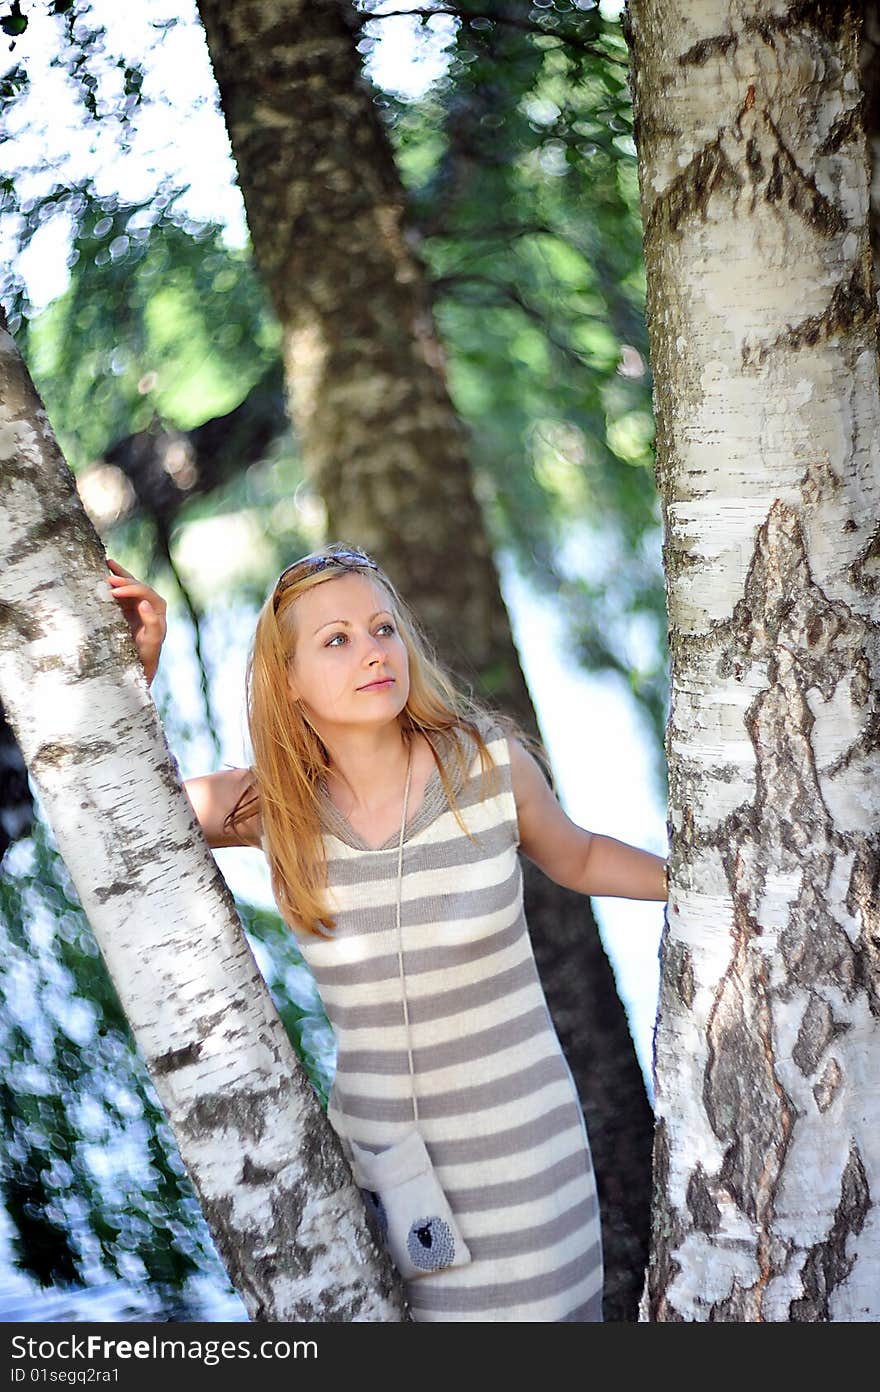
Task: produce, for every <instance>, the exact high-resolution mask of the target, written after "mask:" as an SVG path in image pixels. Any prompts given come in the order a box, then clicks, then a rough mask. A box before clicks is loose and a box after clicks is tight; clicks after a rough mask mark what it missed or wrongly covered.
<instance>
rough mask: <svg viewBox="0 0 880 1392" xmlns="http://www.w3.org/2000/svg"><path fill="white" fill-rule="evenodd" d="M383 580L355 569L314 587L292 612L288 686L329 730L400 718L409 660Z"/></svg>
mask: <svg viewBox="0 0 880 1392" xmlns="http://www.w3.org/2000/svg"><path fill="white" fill-rule="evenodd" d="M390 603H391V599H390V596H389V595H388V594H387V593H386V592H385V590H384V589H383V588H382V586H381V585H380V584H379V583H378V581H376V580H373V579H371V578H369V577H368V576H366V575H361V574H359V573H358V572H352V573H350V574H348V575H341V576H340V577H339V578H338V579H333V580H325V581H323V582H322V583H321V584H320V585H315V586H314V587H313V588H312V589H311V590H307V591H306V593H305V594H303V595H300V597H299V599H296V600H294V602H293V604H292V605H291V607H290V610H289V611H288V613H289V615H290V618H291V619H292V622H293V627H294V633H295V638H294V648H293V656H292V658H291V661H290V664H289V666H288V685H289V688H290V693H291V696H292V697H293V699H294V700H299V701H300V702H301V703H302V706H303V709H304V711H305V714H306V715H307V716H308V718H309V720H310V721H311V722H312V724H313V725H314V726H315V727H316V729H317V730H318V731H319V733H320V732H322V731H323V730H324V729H326V728H327V727H328V726H333V725H337V726H338V725H348V726H364V725H381V724H383V723H387V722H388V721H389V720H395V719H396V718H397V716H398V715H399V714H400V712H401V711H402V710H403V708H404V706H405V705H406V702H407V698H408V696H409V657H408V654H407V650H406V646H405V644H404V642H403V639H402V638H401V637H400V635H399V633H398V631H397V621H396V619H395V618H394V615H393V613H392V611H391V610H390V609H389V607H388V606H389V604H390Z"/></svg>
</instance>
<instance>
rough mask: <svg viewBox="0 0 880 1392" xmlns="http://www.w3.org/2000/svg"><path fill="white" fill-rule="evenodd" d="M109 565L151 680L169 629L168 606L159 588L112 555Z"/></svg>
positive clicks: (116, 594)
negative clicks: (132, 572) (167, 619)
mask: <svg viewBox="0 0 880 1392" xmlns="http://www.w3.org/2000/svg"><path fill="white" fill-rule="evenodd" d="M107 566H108V572H107V579H108V582H109V584H110V592H111V594H112V595H113V598H114V599H115V600H116V602H117V604H118V605H119V607H120V609H121V610H122V613H123V616H124V618H125V621H126V623H127V624H128V628H129V632H130V633H131V636H132V638H133V640H134V645H135V647H136V648H137V653H138V657H139V658H140V660H141V664H142V666H143V668H144V671H145V673H146V676H147V681H148V682H151V681H152V679H153V677H154V675H155V672H156V668H157V667H158V664H159V654H160V653H161V651H162V644H163V642H164V640H165V634H166V633H167V631H168V628H167V624H166V620H165V614H166V611H167V608H168V606H167V604H166V603H165V600H164V599H163V598H162V596H161V595H160V594H159V592H158V591H157V590H154V589H153V588H152V586H150V585H147V584H145V583H144V581H143V580H138V579H137V577H136V576H134V575H132V574H131V572H130V571H128V570H126V569H125V567H124V566H121V565H120V564H119V562H118V561H114V560H113V559H112V557H110V556H108V557H107Z"/></svg>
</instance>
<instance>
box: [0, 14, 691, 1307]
mask: <svg viewBox="0 0 880 1392" xmlns="http://www.w3.org/2000/svg"><path fill="white" fill-rule="evenodd" d="M453 8H454V11H455V12H450V13H448V12H446V11H447V9H448V10H450V11H452V10H453ZM392 9H393V11H394V13H393V14H391V13H390V12H391V11H392ZM433 9H434V12H433V13H431V12H429V11H428V10H427V9H426V8H425V7H424V6H421V7H420V6H415V5H408V4H406V3H405V0H394V4H393V5H392V4H391V3H390V0H389V3H385V4H378V3H372V2H371V3H368V4H362V5H360V6H358V7H357V12H356V14H357V18H356V22H357V25H358V34H359V37H358V48H359V51H360V53H361V55H362V57H363V61H364V64H365V71H366V74H367V76H368V78H369V81H370V83H371V84H372V92H373V97H372V99H373V103H374V106H375V109H376V111H377V113H378V117H379V120H380V121H381V124H382V127H383V129H384V131H385V132H386V133H387V136H388V139H389V140H390V143H391V147H392V149H393V152H394V158H395V162H396V165H397V168H398V170H399V171H400V175H401V176H402V178H403V181H404V183H405V186H406V191H407V197H408V203H409V209H410V220H411V226H412V228H413V229H415V235H416V238H417V249H418V255H419V257H420V258H421V260H422V262H423V263H424V265H425V267H426V270H427V273H428V276H429V278H430V281H431V284H432V287H433V290H432V298H433V306H434V313H435V315H436V318H437V322H438V324H439V328H440V332H441V335H442V341H443V344H444V347H445V352H446V376H447V381H448V385H449V389H450V392H451V395H452V398H453V402H454V405H455V408H456V410H457V412H458V415H459V416H460V418H461V419H462V421H463V422H464V423H465V426H466V429H467V435H468V449H469V456H470V459H471V462H472V466H473V472H474V481H475V489H476V492H477V496H478V498H479V501H480V504H481V506H482V511H483V514H484V517H485V521H486V526H487V528H488V531H489V536H490V539H491V547H492V552H493V555H494V558H495V562H496V564H497V566H498V570H499V573H500V577H501V585H502V591H503V597H504V601H505V604H506V607H507V611H508V613H509V616H510V622H511V627H512V631H513V636H514V639H515V642H516V646H517V649H518V652H519V656H520V661H521V663H522V667H523V670H524V673H525V677H526V680H527V683H528V687H529V691H530V694H531V698H532V701H533V703H534V707H535V710H536V712H537V716H538V720H539V723H540V728H541V732H542V735H543V738H544V741H545V744H546V747H547V750H548V752H549V754H550V757H551V760H552V764H553V768H554V773H555V777H556V780H557V788H558V792H559V795H560V798H561V800H562V801H563V803H564V805H565V807H566V809H567V811H568V812H569V814H570V816H572V818H573V819H574V820H575V821H577V822H579V823H580V824H581V825H583V826H587V827H589V828H591V829H594V830H599V831H603V832H606V833H608V834H610V835H613V836H618V837H620V838H621V839H623V840H626V841H629V842H632V843H634V844H637V845H642V846H644V847H646V848H648V849H650V850H653V851H656V852H658V853H661V854H662V853H664V852H665V849H666V827H665V804H666V787H665V775H664V761H663V729H664V722H665V717H666V688H667V651H666V619H665V608H664V595H663V575H662V563H661V541H662V537H661V529H660V511H659V504H658V499H657V495H656V490H655V486H654V479H653V456H652V442H653V424H652V416H651V383H650V376H649V371H648V364H647V343H646V334H645V327H644V269H643V264H642V259H641V228H640V223H639V214H638V182H637V172H636V161H635V147H634V144H633V138H632V113H631V109H630V101H629V91H628V87H627V67H628V55H627V49H626V44H625V41H624V38H623V34H622V31H621V24H620V10H621V4H620V3H618V2H617V0H601V3H598V4H597V3H595V0H542V2H540V3H539V0H536V2H535V3H534V4H531V5H523V4H519V3H511V4H508V5H497V6H496V5H492V4H483V5H479V4H473V5H470V6H466V5H461V6H456V7H452V6H449V7H446V6H439V5H438V6H435V7H433ZM407 10H409V11H411V13H409V14H407V13H399V12H400V11H407ZM383 15H388V17H385V18H383V17H382V16H383ZM0 23H2V31H3V35H4V38H3V42H2V48H0V52H2V69H0V121H2V130H3V133H4V139H3V143H2V146H0V248H2V254H0V275H2V300H3V304H4V307H5V309H6V313H7V315H8V317H9V321H10V327H11V329H12V331H13V333H14V334H15V337H16V340H17V342H18V343H19V345H20V347H21V348H22V351H23V352H24V354H25V357H26V359H27V362H28V366H29V368H30V370H31V373H32V375H33V377H34V380H35V382H36V385H37V388H38V390H39V391H40V393H41V395H42V397H43V400H44V402H45V405H46V408H47V411H48V414H49V418H50V420H51V422H52V424H53V426H54V428H55V431H56V433H57V435H58V438H59V440H60V443H61V445H62V448H63V449H64V451H65V455H66V458H67V460H68V463H69V464H70V467H71V468H72V469H73V470H74V472H75V474H76V477H77V483H78V487H79V490H80V493H81V496H82V499H83V502H84V504H85V506H86V509H87V511H88V512H89V514H90V516H91V518H92V520H93V522H94V523H95V526H96V527H97V529H98V531H99V532H100V534H101V536H102V539H103V541H104V544H105V546H106V548H107V551H108V553H109V554H110V555H112V556H114V557H115V558H116V559H117V560H119V561H121V562H122V564H123V565H124V566H126V567H127V568H128V569H129V570H132V571H134V572H135V573H136V574H138V575H141V576H143V577H145V578H148V579H149V581H150V583H152V584H154V585H155V586H156V587H157V588H158V589H159V590H160V592H161V593H162V594H163V595H164V596H165V597H166V599H167V600H168V603H169V628H170V632H169V639H168V643H167V647H166V651H165V655H164V657H163V662H162V666H161V668H160V672H159V675H158V677H157V679H156V682H155V684H154V687H153V691H154V694H155V697H156V700H157V704H158V705H159V708H160V711H161V713H162V716H163V720H164V724H165V729H166V732H167V737H168V741H169V745H170V747H171V750H172V752H173V754H174V756H175V758H176V759H177V762H178V764H179V767H180V771H181V775H182V776H183V777H188V776H191V775H193V774H197V773H203V772H206V771H208V770H210V769H212V768H218V767H221V766H223V765H240V764H244V763H246V762H247V760H248V750H247V744H246V732H245V721H244V706H243V696H244V669H245V662H246V657H247V648H248V643H249V640H250V637H251V633H252V629H253V622H254V616H255V613H256V609H257V607H258V606H259V604H260V602H261V601H262V598H263V596H264V595H265V593H266V591H267V589H268V587H269V585H270V584H271V582H272V580H273V578H274V576H275V575H276V574H277V572H278V570H279V569H280V568H281V567H282V566H283V565H284V564H286V563H287V562H288V561H290V560H291V559H293V558H295V557H296V556H298V555H300V554H302V553H303V552H305V551H307V550H309V549H311V548H312V547H314V546H316V545H318V544H321V543H322V542H323V541H324V540H325V539H327V538H326V528H327V510H326V506H325V502H324V499H323V498H322V497H321V496H320V495H319V494H318V492H317V491H316V489H315V487H314V484H313V483H311V482H310V480H309V478H308V477H307V475H306V471H305V470H304V468H303V463H302V459H301V458H300V454H299V452H298V449H297V445H296V442H295V440H294V439H293V437H292V434H291V431H290V429H289V427H288V425H287V421H286V416H285V406H284V388H283V373H282V364H281V333H280V330H279V326H278V323H277V322H276V319H275V317H274V316H273V312H272V309H271V307H270V304H269V300H268V297H267V294H266V291H265V289H264V287H263V285H262V283H261V281H260V279H259V278H258V276H257V274H256V271H255V269H254V264H253V261H252V256H251V249H250V243H249V238H248V231H247V225H246V222H245V217H244V210H243V204H242V198H241V194H240V192H239V190H238V186H237V183H236V172H235V166H234V164H233V162H232V157H231V152H230V148H229V142H228V138H227V135H226V129H225V126H224V122H223V118H222V115H221V113H220V110H219V107H218V101H217V95H216V88H215V84H214V79H213V75H212V71H211V65H210V62H209V58H208V52H207V48H206V44H205V38H204V33H203V30H202V27H201V24H200V21H199V17H198V13H197V11H196V8H195V4H194V3H192V4H191V3H189V2H188V0H139V3H138V4H137V5H136V6H124V7H123V6H120V5H118V4H114V3H112V0H92V3H88V0H76V3H72V4H71V3H64V2H63V0H61V3H55V4H47V3H40V4H37V3H33V4H30V5H29V4H27V3H26V2H25V0H22V3H19V4H11V5H9V4H0ZM340 235H344V229H343V230H341V231H340ZM341 539H344V540H348V541H353V542H357V541H358V540H359V538H358V537H356V536H348V535H346V536H344V537H342V538H341ZM0 739H2V758H0V850H2V852H3V858H2V865H0V937H2V951H0V1001H2V1003H0V1059H2V1066H0V1107H2V1138H0V1201H2V1203H0V1319H3V1320H29V1319H30V1320H126V1319H128V1320H137V1319H142V1320H170V1319H174V1320H221V1319H223V1320H225V1319H244V1318H246V1316H245V1311H244V1307H243V1306H242V1304H241V1302H240V1301H239V1300H238V1297H237V1296H236V1295H235V1293H234V1292H233V1291H232V1290H231V1288H230V1286H229V1283H228V1280H227V1278H226V1275H225V1272H224V1271H223V1268H222V1266H221V1265H220V1263H219V1259H218V1257H217V1254H216V1252H215V1249H214V1247H213V1244H212V1242H211V1239H210V1235H209V1234H208V1232H207V1229H206V1227H205V1224H204V1221H203V1219H202V1216H201V1212H200V1209H199V1206H198V1204H197V1202H196V1201H195V1198H194V1196H193V1194H192V1191H191V1188H190V1186H189V1183H188V1181H187V1179H186V1176H185V1173H184V1171H183V1169H182V1166H181V1164H180V1161H179V1158H178V1156H177V1151H176V1147H175V1144H174V1141H173V1137H172V1136H171V1134H170V1132H169V1130H168V1127H167V1125H166V1124H165V1122H164V1120H163V1116H162V1111H161V1108H160V1107H159V1105H158V1102H157V1099H156V1097H155V1094H154V1092H153V1090H152V1087H151V1084H150V1080H149V1077H148V1075H147V1073H146V1070H145V1068H144V1066H143V1064H142V1062H141V1060H140V1058H139V1055H138V1053H137V1050H136V1049H135V1047H134V1045H133V1043H132V1040H131V1037H130V1034H129V1031H128V1027H127V1023H126V1020H125V1017H124V1014H123V1012H122V1011H121V1009H120V1006H119V1003H118V1001H117V999H116V995H115V992H114V990H113V987H112V985H111V983H110V981H109V979H108V977H107V974H106V972H105V970H104V967H103V964H102V961H101V959H100V956H99V954H98V951H97V948H96V946H95V943H94V940H93V938H92V935H91V932H90V929H89V927H88V924H87V923H86V921H85V919H84V917H83V915H82V912H81V910H80V908H79V905H78V902H77V898H76V894H75V892H74V890H73V888H72V886H71V884H70V882H69V879H68V877H67V875H66V872H65V868H64V865H63V863H62V862H61V860H60V858H59V856H58V854H57V850H56V849H55V846H54V843H53V840H52V836H51V832H50V831H49V829H48V828H47V826H46V824H45V821H44V819H43V818H42V816H41V813H40V808H39V806H38V805H36V804H35V802H34V799H33V794H32V791H31V789H30V788H29V785H28V782H27V778H26V776H25V774H24V772H23V769H22V767H21V761H20V756H19V755H18V752H17V749H16V746H15V742H14V739H13V737H12V735H11V732H10V731H9V729H8V727H7V726H5V725H4V726H3V728H2V732H0ZM217 860H218V864H219V866H220V869H221V871H222V873H223V874H224V876H225V877H226V879H227V881H228V883H229V884H230V887H231V888H232V890H233V892H234V894H235V896H236V900H237V904H238V907H239V912H240V914H241V917H242V921H243V923H244V925H245V929H246V931H247V933H248V937H249V940H250V942H251V945H252V947H253V949H254V952H255V955H256V956H257V960H258V962H259V965H260V967H261V970H262V971H263V973H264V975H265V977H266V980H267V982H268V984H269V986H270V989H271V991H272V994H273V996H274V999H275V1001H276V1004H277V1006H278V1009H279V1011H280V1013H281V1015H282V1019H283V1020H284V1023H285V1026H286V1027H287V1029H288V1031H289V1032H290V1034H291V1037H292V1039H293V1040H294V1042H295V1043H296V1045H297V1048H298V1050H299V1052H300V1055H301V1057H302V1058H303V1060H304V1062H305V1064H306V1067H307V1068H308V1069H309V1072H310V1076H311V1077H312V1080H313V1082H314V1084H315V1086H316V1088H317V1089H318V1091H319V1094H324V1095H326V1089H327V1087H328V1085H329V1080H330V1078H331V1076H332V1070H333V1046H332V1040H331V1038H330V1035H329V1031H328V1027H327V1024H326V1020H325V1019H324V1016H323V1012H322V1010H321V1007H320V1002H319V1000H318V998H317V996H316V994H315V991H314V988H313V986H312V983H311V978H310V977H309V975H308V973H307V971H306V970H305V968H304V967H303V966H302V963H301V961H300V959H299V957H298V954H297V952H296V950H295V947H294V946H293V944H292V942H291V939H290V935H289V933H288V932H287V931H286V930H285V929H284V928H283V926H282V925H281V923H280V921H279V920H278V918H277V915H276V914H275V913H274V910H273V908H272V901H271V896H270V893H269V887H268V878H267V875H266V873H265V864H264V861H263V858H262V856H261V855H260V854H259V853H256V852H253V851H246V850H241V851H232V850H229V851H221V852H218V853H217ZM594 909H595V912H596V917H597V919H598V921H599V925H600V930H601V934H602V939H603V941H604V944H605V947H606V950H607V952H608V955H609V957H610V959H611V962H612V965H613V968H614V974H615V977H616V980H617V988H618V993H619V995H620V997H621V999H622V1000H623V1003H624V1005H625V1007H626V1011H627V1016H628V1020H629V1026H630V1030H631V1033H632V1036H633V1041H634V1043H635V1047H636V1052H637V1054H638V1058H639V1062H640V1064H641V1067H642V1069H643V1071H644V1074H645V1078H646V1083H647V1086H648V1088H649V1092H650V1050H651V1032H652V1029H653V1022H654V1012H655V1006H656V996H657V949H658V942H659V937H660V931H661V928H662V907H661V906H660V905H657V904H637V903H632V902H627V901H618V900H600V901H597V902H596V903H595V904H594Z"/></svg>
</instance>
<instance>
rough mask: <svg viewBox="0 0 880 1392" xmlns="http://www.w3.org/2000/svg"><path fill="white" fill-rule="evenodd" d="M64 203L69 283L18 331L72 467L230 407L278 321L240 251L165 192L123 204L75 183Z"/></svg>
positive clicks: (253, 373) (263, 355)
mask: <svg viewBox="0 0 880 1392" xmlns="http://www.w3.org/2000/svg"><path fill="white" fill-rule="evenodd" d="M59 197H60V195H59ZM41 206H42V208H43V209H44V208H45V203H44V204H43V205H41ZM64 207H65V211H66V213H67V215H68V216H69V217H71V218H72V219H74V220H75V224H76V232H75V235H74V238H73V244H72V250H71V269H72V274H71V280H70V287H69V289H68V290H67V291H66V293H65V294H64V295H62V296H61V297H60V299H58V300H56V301H55V302H54V303H53V304H52V305H50V306H49V308H48V309H47V310H46V311H45V312H44V313H43V314H41V315H40V316H39V317H38V318H36V319H35V320H33V321H25V322H24V324H23V326H22V328H23V330H24V332H23V333H22V334H21V335H20V336H21V339H22V343H23V350H24V351H26V353H27V359H28V366H29V368H30V371H31V374H32V376H33V378H34V381H35V383H36V386H37V388H38V390H39V392H40V394H41V396H42V397H43V400H44V402H45V404H46V408H47V410H48V412H49V416H50V419H51V420H53V421H55V422H57V433H58V438H59V441H60V443H61V445H62V448H63V449H64V452H65V455H66V458H67V460H68V462H69V463H70V465H71V467H72V468H73V469H74V471H76V470H78V469H80V468H82V467H83V466H84V465H86V464H88V463H90V462H91V461H93V460H94V459H96V458H98V457H100V456H101V454H102V453H103V451H104V450H106V449H107V447H108V446H110V445H111V444H113V443H115V442H116V441H117V440H119V439H121V438H123V437H125V436H127V435H129V434H133V433H135V432H136V431H138V430H146V429H148V428H150V427H151V426H152V425H153V424H154V423H157V422H161V424H162V425H163V426H164V427H165V428H168V427H177V428H179V429H183V430H187V429H190V428H191V427H192V426H194V425H196V424H199V423H200V422H201V421H203V420H205V419H207V418H209V417H211V416H217V415H223V414H225V413H226V412H227V411H230V410H231V409H232V408H233V407H234V406H237V405H238V403H239V401H241V399H242V396H243V395H245V394H246V393H247V391H248V389H249V388H250V387H251V386H252V385H253V384H254V383H255V382H256V381H257V380H258V378H259V377H260V376H261V375H262V373H263V372H264V371H265V369H266V367H267V365H268V364H269V363H270V362H271V361H272V360H273V359H274V358H275V357H276V356H277V353H278V330H277V326H276V324H275V321H274V320H273V319H272V317H271V315H270V313H269V311H268V308H267V304H266V300H265V296H264V295H263V293H262V290H261V287H260V286H259V284H258V282H257V280H256V277H255V275H254V271H253V266H252V262H251V258H250V256H249V255H248V254H246V253H245V252H244V251H235V250H232V249H230V248H229V247H228V246H227V245H226V244H225V242H224V240H223V237H222V234H221V231H220V229H219V228H216V227H212V226H203V225H198V224H196V223H193V222H192V221H191V220H187V219H183V218H180V217H177V218H176V217H175V215H174V199H173V198H170V197H167V196H162V195H160V196H159V197H157V198H155V199H153V200H152V201H151V202H150V203H148V204H145V205H141V206H138V207H131V206H127V205H118V204H117V203H116V201H115V200H113V199H100V200H99V199H96V198H95V197H94V196H93V195H91V194H90V193H89V191H88V190H87V189H84V188H82V189H78V190H69V191H67V192H66V195H65V196H64Z"/></svg>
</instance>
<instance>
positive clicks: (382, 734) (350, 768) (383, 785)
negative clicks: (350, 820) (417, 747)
mask: <svg viewBox="0 0 880 1392" xmlns="http://www.w3.org/2000/svg"><path fill="white" fill-rule="evenodd" d="M321 738H322V740H323V742H324V747H325V748H326V750H327V753H328V754H329V756H330V765H329V767H328V769H327V784H328V787H329V788H331V790H333V791H335V792H336V793H337V794H340V793H341V795H342V798H343V799H344V801H345V806H344V807H341V808H340V810H341V811H343V812H344V814H345V816H346V817H348V816H350V815H351V814H352V813H354V814H355V815H362V816H363V815H369V814H370V813H371V812H374V811H375V812H378V811H380V810H381V809H382V808H383V807H387V805H388V803H389V802H392V801H395V800H396V799H398V798H400V797H402V796H403V784H404V780H405V778H406V769H407V763H408V760H409V748H410V747H409V743H408V741H407V740H406V739H405V738H404V734H403V731H402V729H401V727H400V725H399V724H398V722H397V721H394V722H393V723H392V724H391V725H386V726H384V727H383V728H381V729H374V730H354V731H350V730H344V731H343V730H339V731H333V732H332V733H331V734H329V736H328V735H327V734H323V733H322V735H321Z"/></svg>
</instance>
